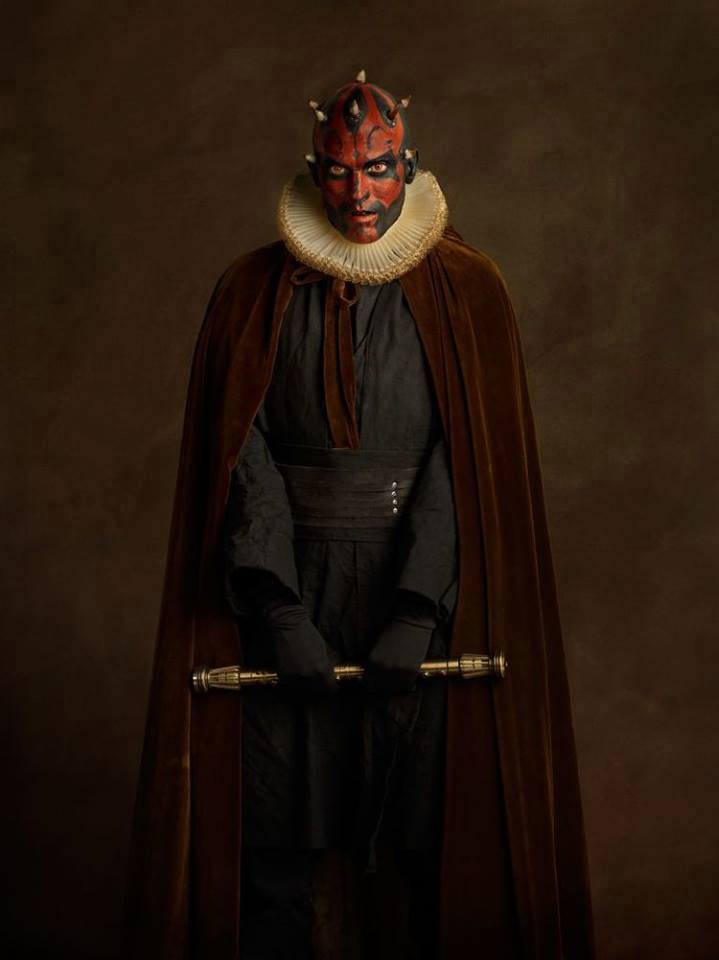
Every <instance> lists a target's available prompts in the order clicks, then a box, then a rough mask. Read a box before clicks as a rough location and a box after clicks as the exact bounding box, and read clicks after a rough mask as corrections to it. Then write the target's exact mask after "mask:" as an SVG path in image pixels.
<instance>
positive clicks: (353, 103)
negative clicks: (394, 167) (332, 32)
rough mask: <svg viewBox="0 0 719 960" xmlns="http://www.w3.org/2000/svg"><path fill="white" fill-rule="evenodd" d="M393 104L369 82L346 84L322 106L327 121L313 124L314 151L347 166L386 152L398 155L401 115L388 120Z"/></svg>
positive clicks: (402, 132) (402, 134)
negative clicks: (392, 120)
mask: <svg viewBox="0 0 719 960" xmlns="http://www.w3.org/2000/svg"><path fill="white" fill-rule="evenodd" d="M392 106H393V101H392V99H391V98H390V97H389V96H388V95H387V94H386V93H385V91H383V90H381V89H379V88H376V87H373V86H372V85H370V84H348V85H347V86H346V87H343V88H342V89H341V90H339V91H338V92H337V94H336V95H335V96H334V97H333V98H332V99H331V100H330V101H329V102H328V103H327V104H326V105H325V107H324V109H325V111H326V113H327V120H326V121H325V122H323V123H318V124H316V126H315V130H314V136H313V146H314V149H315V152H316V153H320V154H324V155H326V156H328V157H332V159H333V160H338V161H339V162H340V163H343V164H345V165H346V166H348V167H354V166H361V165H362V164H363V163H366V162H367V161H368V160H371V159H373V158H374V157H380V156H382V155H384V154H386V153H393V154H394V155H395V156H398V155H399V151H400V148H401V146H402V141H403V138H404V134H405V130H404V123H403V120H402V118H401V116H397V117H396V120H395V122H394V123H391V122H390V121H389V119H388V117H387V111H388V110H389V109H390V108H391V107H392Z"/></svg>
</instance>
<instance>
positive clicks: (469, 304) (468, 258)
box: [435, 226, 522, 362]
mask: <svg viewBox="0 0 719 960" xmlns="http://www.w3.org/2000/svg"><path fill="white" fill-rule="evenodd" d="M435 250H436V256H437V258H438V259H439V262H440V263H441V265H442V267H443V268H444V270H445V271H446V274H447V276H448V278H449V286H450V287H451V289H452V290H454V291H455V292H456V294H457V296H458V297H460V298H461V302H462V305H463V308H464V312H465V316H466V317H467V318H468V322H469V323H470V325H471V326H472V327H473V328H474V330H475V332H479V331H480V328H481V332H482V335H483V339H484V337H486V336H490V337H492V338H494V339H495V340H497V338H499V341H498V342H497V345H498V346H499V342H501V341H505V342H508V345H509V346H510V348H511V350H512V353H513V356H514V359H515V362H518V361H521V358H522V350H521V337H520V331H519V324H518V322H517V316H516V313H515V311H514V306H513V304H512V300H511V297H510V294H509V290H508V289H507V283H506V281H505V279H504V276H503V275H502V272H501V270H500V269H499V267H498V266H497V263H496V262H495V261H494V260H493V259H492V258H491V257H490V256H489V255H488V254H486V253H485V252H484V251H482V250H478V249H477V248H476V247H473V246H472V245H471V244H469V243H467V242H466V240H464V239H463V238H462V237H461V236H460V235H459V234H458V233H457V232H456V230H454V228H452V227H451V226H448V227H447V228H446V230H445V232H444V234H443V236H442V239H441V240H440V241H439V243H438V244H437V246H436V248H435Z"/></svg>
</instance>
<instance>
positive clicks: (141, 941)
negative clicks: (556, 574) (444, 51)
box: [130, 72, 592, 960]
mask: <svg viewBox="0 0 719 960" xmlns="http://www.w3.org/2000/svg"><path fill="white" fill-rule="evenodd" d="M408 102H409V101H408V98H405V99H404V100H397V99H396V98H395V97H393V96H392V95H390V94H389V93H387V92H386V91H384V90H382V89H381V88H379V87H377V86H375V85H373V84H370V83H367V82H366V78H365V76H364V73H363V72H360V74H358V75H357V77H356V79H355V81H354V82H352V83H350V84H347V85H345V86H343V87H342V88H340V90H338V91H337V93H336V94H335V95H334V96H333V97H332V98H330V99H329V100H328V101H326V102H325V103H323V104H319V103H317V102H315V101H310V106H311V107H312V109H313V111H314V114H315V128H314V136H313V146H314V153H313V154H311V155H309V156H308V157H307V160H308V164H309V167H310V176H309V177H307V176H304V177H298V178H296V179H295V180H294V181H292V182H291V183H290V184H288V185H287V187H286V188H285V190H284V191H283V194H282V198H281V202H280V209H279V226H280V232H281V235H282V242H280V243H275V244H270V245H269V246H268V247H264V248H261V249H260V250H257V251H253V252H252V253H251V254H248V255H246V256H244V257H241V258H240V259H239V260H237V261H236V262H235V263H234V264H232V265H231V266H230V268H229V269H228V270H227V271H226V272H225V274H224V275H223V277H222V278H221V279H220V281H219V283H218V285H217V287H216V289H215V291H214V293H213V296H212V299H211V302H210V306H209V308H208V311H207V316H206V319H205V324H204V326H203V330H202V331H201V334H200V337H199V339H198V344H197V348H196V352H195V359H194V362H193V372H192V378H191V383H190V389H189V393H188V403H187V412H186V422H185V431H184V435H183V445H182V455H181V461H180V470H179V476H178V488H177V494H176V499H175V510H174V514H173V525H172V531H171V535H170V550H169V556H168V568H167V575H166V585H165V594H164V598H163V609H162V615H161V623H160V632H159V638H158V647H157V654H156V661H155V669H154V674H153V689H152V693H151V701H150V716H149V719H148V733H147V739H146V746H145V751H144V754H143V769H142V772H141V781H140V790H139V793H138V807H137V819H136V829H135V842H134V848H133V874H132V877H133V882H132V887H131V898H130V920H131V932H132V933H133V940H132V941H131V942H132V944H133V950H134V951H135V954H136V955H140V956H148V957H149V956H153V957H175V956H177V957H180V956H183V957H184V956H192V957H213V958H215V957H217V958H224V957H237V956H243V957H246V958H249V957H260V956H273V957H283V956H288V957H289V956H295V957H305V956H310V955H313V954H312V952H311V951H312V949H313V947H312V942H313V939H314V949H315V952H314V955H315V956H318V955H320V953H321V951H322V949H323V948H324V949H325V953H326V955H327V956H348V957H349V956H355V955H356V956H360V955H362V953H364V955H366V956H381V955H382V952H381V951H385V955H387V956H395V957H399V956H403V955H404V956H407V957H409V956H413V957H415V956H427V957H443V958H448V960H453V958H464V957H470V956H475V955H476V954H477V951H478V950H481V951H482V955H483V956H486V957H492V958H495V957H496V958H499V957H502V958H504V957H542V958H547V960H549V958H552V960H554V958H561V957H566V958H572V960H574V958H584V957H591V956H592V941H591V920H590V910H589V897H588V889H587V878H586V864H585V859H584V842H583V833H582V820H581V807H580V803H579V791H578V778H577V771H576V762H575V756H574V743H573V735H572V728H571V715H570V707H569V696H568V689H567V683H566V674H565V669H564V660H563V651H562V642H561V633H560V628H559V621H558V615H557V605H556V593H555V587H554V578H553V573H552V564H551V556H550V549H549V539H548V535H547V529H546V521H545V516H544V505H543V497H542V489H541V479H540V474H539V461H538V456H537V450H536V441H535V437H534V431H533V425H532V417H531V410H530V407H529V398H528V391H527V384H526V375H525V372H524V366H523V361H522V352H521V345H520V341H519V335H518V332H517V327H516V320H515V318H514V314H513V311H512V308H511V304H510V302H509V298H508V296H507V293H506V289H505V287H504V284H503V281H502V279H501V277H500V275H499V272H498V271H497V269H496V267H495V266H494V264H493V263H492V261H491V260H489V259H488V258H487V257H486V256H484V255H483V254H481V253H479V252H478V251H476V250H473V249H472V248H471V247H469V246H468V245H467V244H465V243H464V242H463V241H462V240H461V238H460V237H459V236H458V234H457V233H456V232H455V231H454V230H453V229H452V228H451V227H449V226H447V208H446V203H445V200H444V197H443V194H442V191H441V189H440V187H439V185H438V183H437V181H436V179H435V178H434V177H433V176H432V174H431V173H429V172H428V171H423V170H420V169H419V167H418V153H417V151H416V149H414V148H412V147H411V146H410V144H409V134H408V128H407V125H406V115H405V111H406V109H407V106H408ZM238 641H239V643H238ZM238 649H239V650H240V651H241V655H242V659H243V660H244V662H245V663H246V664H247V665H248V666H260V667H261V666H272V667H274V668H276V669H277V671H278V673H279V675H280V685H279V687H278V689H277V690H276V691H269V692H268V691H256V692H254V693H250V692H248V693H246V694H243V696H242V698H241V700H240V698H237V699H230V698H228V697H226V696H225V697H224V698H223V697H221V696H219V697H218V696H215V697H210V698H207V699H206V700H204V701H201V700H199V699H195V700H194V701H193V700H192V699H191V696H190V693H189V689H188V684H187V678H188V675H189V673H190V671H191V669H192V667H193V666H195V665H197V664H198V663H209V664H210V665H216V666H220V665H223V664H227V663H233V662H236V661H237V657H238ZM492 649H494V650H496V649H503V650H505V651H506V652H507V654H508V656H509V660H510V664H511V666H510V672H509V675H508V677H507V679H506V680H505V681H502V682H496V683H494V684H488V683H480V682H476V681H475V682H465V683H464V684H462V683H461V682H453V683H450V684H445V683H444V682H440V683H438V682H436V681H434V682H432V681H418V668H419V665H420V663H421V662H422V660H423V659H424V658H425V657H426V656H428V655H429V656H432V655H436V656H438V655H442V654H444V653H449V652H451V653H452V654H457V653H460V652H464V651H472V652H474V651H476V652H484V651H488V650H492ZM342 660H360V661H364V662H366V663H367V666H368V680H367V682H366V683H365V684H364V685H361V684H360V685H357V686H355V687H354V688H347V687H346V683H347V682H346V681H345V686H344V687H343V689H342V690H338V689H337V686H338V684H337V682H336V681H335V678H334V673H333V670H332V667H333V665H334V664H335V663H337V662H340V661H342ZM330 850H340V851H343V853H344V854H345V855H346V863H349V865H350V869H349V874H348V872H347V867H346V864H345V865H344V866H342V867H341V868H340V869H339V870H338V872H336V873H335V874H334V876H335V877H337V878H339V877H342V878H344V877H347V876H348V875H349V876H350V877H352V878H354V881H355V882H356V885H355V886H354V887H353V888H352V889H353V890H354V891H355V892H354V893H352V894H351V895H350V896H349V897H345V898H344V903H343V902H342V898H341V897H337V896H335V898H334V901H333V907H332V909H331V910H330V912H329V913H328V912H327V911H326V910H325V912H324V913H323V912H322V910H323V904H325V903H326V902H327V895H328V894H327V891H328V885H327V883H326V877H327V876H328V875H329V876H331V874H328V873H327V862H328V858H327V855H326V852H327V851H330ZM323 871H324V872H323ZM323 877H324V878H325V881H323V879H322V878H323ZM388 877H389V878H393V880H392V883H391V884H390V885H387V884H385V886H384V887H382V878H385V879H386V878H388ZM241 881H242V882H241ZM377 890H380V891H381V893H380V894H379V895H378V894H377V892H376V891H377ZM373 897H374V900H373V899H372V898H373ZM313 900H314V903H313ZM338 904H339V906H338ZM395 907H396V909H395ZM353 908H354V909H356V910H357V911H358V912H359V914H360V915H359V917H355V920H356V923H355V925H354V930H360V931H363V932H361V933H360V934H359V935H358V936H359V938H360V939H359V940H358V939H357V937H356V936H355V935H350V934H347V933H346V930H347V929H348V924H349V921H348V924H334V919H335V914H334V913H333V910H334V911H337V910H340V909H341V910H344V911H345V912H347V910H348V909H349V911H350V912H351V910H352V909H353ZM362 911H364V916H362ZM363 938H364V939H363ZM263 951H264V952H263ZM353 951H355V952H353ZM357 951H359V952H357Z"/></svg>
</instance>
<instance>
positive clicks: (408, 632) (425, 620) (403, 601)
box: [365, 590, 437, 693]
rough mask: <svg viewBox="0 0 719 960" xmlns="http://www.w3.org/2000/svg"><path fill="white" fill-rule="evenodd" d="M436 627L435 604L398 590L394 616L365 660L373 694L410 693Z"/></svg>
mask: <svg viewBox="0 0 719 960" xmlns="http://www.w3.org/2000/svg"><path fill="white" fill-rule="evenodd" d="M436 626H437V616H436V611H435V609H434V605H433V604H432V603H431V602H430V601H429V600H428V599H427V598H426V597H423V596H422V595H421V594H418V593H412V592H411V591H409V590H398V591H397V594H396V598H395V609H394V615H393V617H392V619H391V620H390V621H389V623H388V624H387V626H386V627H384V629H383V630H382V632H381V633H380V634H379V636H378V637H377V639H376V640H375V643H374V646H373V647H372V649H371V650H370V653H369V657H368V659H367V676H366V680H365V683H366V685H367V688H368V689H369V690H370V691H372V692H374V693H408V692H409V691H411V690H413V689H414V687H415V685H416V681H417V677H418V676H419V668H420V666H421V664H422V661H423V660H424V659H425V657H426V655H427V650H428V648H429V644H430V640H431V639H432V632H433V630H434V629H435V627H436Z"/></svg>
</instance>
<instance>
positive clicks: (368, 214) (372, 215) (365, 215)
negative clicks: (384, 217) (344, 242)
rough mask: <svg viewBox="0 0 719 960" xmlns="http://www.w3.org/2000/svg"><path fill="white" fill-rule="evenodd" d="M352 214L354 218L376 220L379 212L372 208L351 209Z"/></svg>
mask: <svg viewBox="0 0 719 960" xmlns="http://www.w3.org/2000/svg"><path fill="white" fill-rule="evenodd" d="M350 216H351V217H352V219H353V220H376V219H377V212H376V211H372V210H351V211H350Z"/></svg>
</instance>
